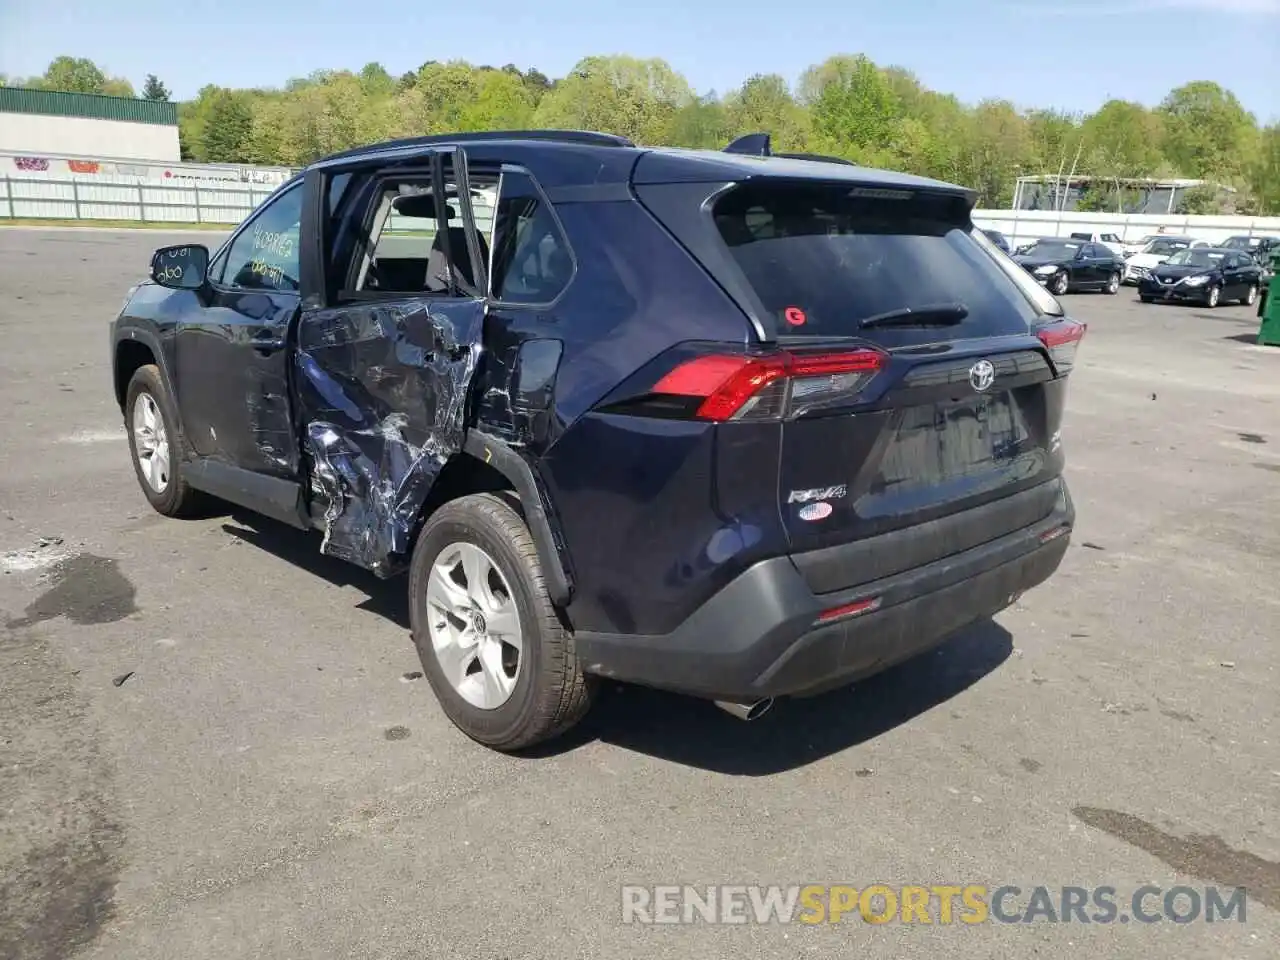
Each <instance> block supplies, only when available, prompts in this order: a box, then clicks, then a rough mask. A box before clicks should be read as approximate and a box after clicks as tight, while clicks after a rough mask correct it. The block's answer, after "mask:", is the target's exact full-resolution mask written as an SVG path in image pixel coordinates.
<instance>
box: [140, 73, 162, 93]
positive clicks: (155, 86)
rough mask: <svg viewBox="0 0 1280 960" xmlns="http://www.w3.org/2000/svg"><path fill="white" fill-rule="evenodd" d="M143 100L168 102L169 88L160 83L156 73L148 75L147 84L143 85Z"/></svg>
mask: <svg viewBox="0 0 1280 960" xmlns="http://www.w3.org/2000/svg"><path fill="white" fill-rule="evenodd" d="M142 99H143V100H168V99H169V88H168V87H166V86H165V85H164V84H163V83H161V82H160V78H159V77H157V76H156V75H155V74H154V73H148V74H147V82H146V83H144V84H143V85H142Z"/></svg>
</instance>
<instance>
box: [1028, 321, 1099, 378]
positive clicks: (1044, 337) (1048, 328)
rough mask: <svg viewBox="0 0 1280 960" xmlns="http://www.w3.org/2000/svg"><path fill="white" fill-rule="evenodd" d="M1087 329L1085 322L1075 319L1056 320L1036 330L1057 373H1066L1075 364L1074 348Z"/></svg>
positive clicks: (1077, 345) (1076, 347) (1078, 344)
mask: <svg viewBox="0 0 1280 960" xmlns="http://www.w3.org/2000/svg"><path fill="white" fill-rule="evenodd" d="M1088 329H1089V328H1088V326H1087V325H1086V324H1083V323H1078V322H1077V321H1075V320H1058V321H1056V322H1054V323H1050V324H1046V325H1045V326H1043V327H1040V328H1039V329H1038V330H1036V336H1037V337H1039V338H1040V342H1041V343H1043V344H1044V345H1045V348H1046V349H1047V350H1048V351H1049V356H1050V357H1051V358H1052V359H1053V365H1054V366H1055V367H1057V369H1058V373H1060V374H1061V373H1066V372H1067V371H1068V370H1070V369H1071V367H1072V366H1073V365H1074V364H1075V360H1076V350H1077V349H1078V348H1079V346H1080V341H1081V340H1083V339H1084V335H1085V331H1086V330H1088Z"/></svg>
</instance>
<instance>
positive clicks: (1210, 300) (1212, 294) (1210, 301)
mask: <svg viewBox="0 0 1280 960" xmlns="http://www.w3.org/2000/svg"><path fill="white" fill-rule="evenodd" d="M1221 297H1222V291H1221V290H1219V289H1218V287H1217V286H1212V287H1210V288H1209V292H1208V293H1206V294H1205V297H1204V305H1205V306H1206V307H1209V308H1210V309H1212V308H1214V307H1216V306H1217V305H1218V300H1219V299H1221Z"/></svg>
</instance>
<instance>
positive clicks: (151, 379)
mask: <svg viewBox="0 0 1280 960" xmlns="http://www.w3.org/2000/svg"><path fill="white" fill-rule="evenodd" d="M124 409H125V426H126V427H127V428H128V430H129V452H130V453H132V454H133V470H134V473H135V474H136V475H137V477H138V485H139V486H140V487H142V493H143V495H144V496H145V497H146V498H147V501H148V502H149V503H150V504H151V506H152V507H154V508H155V510H156V511H157V512H159V513H162V514H164V515H165V516H166V517H182V516H190V515H191V514H193V513H196V512H198V510H199V509H200V508H201V507H202V505H203V504H204V503H205V502H206V498H205V497H204V496H203V495H202V494H201V493H200V492H199V491H198V490H194V489H192V488H191V487H189V486H187V482H186V481H185V480H184V479H183V477H182V472H181V469H180V465H181V464H182V461H183V459H184V457H183V456H182V450H183V446H182V435H181V433H180V432H179V431H178V429H177V424H178V417H177V412H176V410H175V409H174V406H173V400H172V398H171V397H170V396H169V391H168V390H167V389H165V385H164V381H163V380H162V379H161V377H160V369H159V368H158V367H156V366H155V364H150V363H149V364H147V365H145V366H142V367H139V368H138V369H137V370H136V371H135V372H134V374H133V378H132V379H131V380H130V381H129V387H128V389H127V390H126V391H125V404H124Z"/></svg>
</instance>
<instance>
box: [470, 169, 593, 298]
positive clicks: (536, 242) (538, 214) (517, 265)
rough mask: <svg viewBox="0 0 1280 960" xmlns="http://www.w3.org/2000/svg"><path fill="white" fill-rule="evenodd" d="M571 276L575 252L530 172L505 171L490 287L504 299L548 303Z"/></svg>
mask: <svg viewBox="0 0 1280 960" xmlns="http://www.w3.org/2000/svg"><path fill="white" fill-rule="evenodd" d="M572 278H573V255H572V253H571V252H570V250H569V241H568V240H567V239H566V237H565V235H564V233H563V231H562V230H561V229H560V224H559V222H558V221H557V220H556V218H555V215H554V214H553V213H552V212H551V208H550V206H548V204H547V201H546V199H545V198H544V197H543V195H542V193H541V192H540V191H539V190H538V186H537V184H536V183H534V181H533V178H532V177H530V176H529V175H528V174H527V173H519V172H515V171H504V172H503V174H502V180H501V182H500V183H499V188H498V209H497V212H496V214H495V215H494V226H493V277H492V278H491V284H490V290H491V292H492V295H493V297H494V299H496V300H501V301H503V302H504V303H529V304H533V303H550V302H551V301H552V300H554V299H555V298H556V297H558V296H559V295H560V294H561V292H562V291H563V290H564V288H565V287H567V286H568V285H569V281H570V280H571V279H572Z"/></svg>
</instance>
